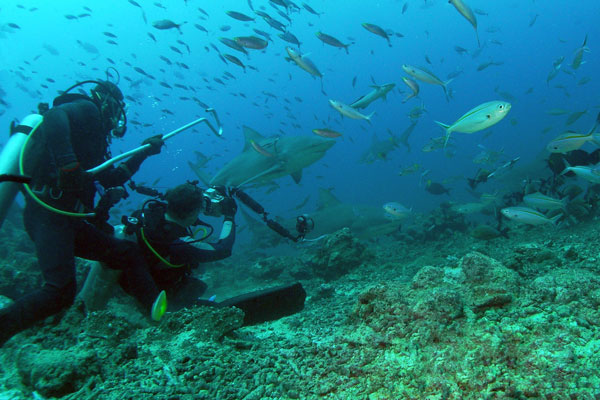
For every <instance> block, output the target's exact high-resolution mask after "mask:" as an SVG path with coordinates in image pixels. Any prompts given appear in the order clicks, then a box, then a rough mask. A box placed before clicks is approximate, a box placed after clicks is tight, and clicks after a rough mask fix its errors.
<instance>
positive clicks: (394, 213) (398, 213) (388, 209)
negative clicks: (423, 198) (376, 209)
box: [383, 201, 411, 219]
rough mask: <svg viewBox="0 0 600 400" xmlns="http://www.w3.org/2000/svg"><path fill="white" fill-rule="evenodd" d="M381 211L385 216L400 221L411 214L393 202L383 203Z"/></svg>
mask: <svg viewBox="0 0 600 400" xmlns="http://www.w3.org/2000/svg"><path fill="white" fill-rule="evenodd" d="M383 210H384V211H385V214H386V216H388V217H391V218H392V219H400V218H404V217H407V216H408V215H409V214H410V212H411V210H409V209H408V208H406V207H404V206H403V205H402V204H400V203H397V202H395V201H391V202H389V203H385V204H384V205H383Z"/></svg>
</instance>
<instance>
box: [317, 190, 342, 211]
mask: <svg viewBox="0 0 600 400" xmlns="http://www.w3.org/2000/svg"><path fill="white" fill-rule="evenodd" d="M338 204H342V202H341V201H340V200H339V199H338V198H337V197H335V196H334V195H333V194H332V193H331V189H324V188H319V201H318V203H317V207H318V209H319V210H322V209H325V208H327V207H332V206H336V205H338Z"/></svg>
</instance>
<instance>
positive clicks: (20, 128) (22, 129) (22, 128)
mask: <svg viewBox="0 0 600 400" xmlns="http://www.w3.org/2000/svg"><path fill="white" fill-rule="evenodd" d="M32 130H33V128H32V127H31V126H27V125H17V126H11V128H10V134H11V135H13V134H15V133H24V134H26V135H29V133H31V131H32Z"/></svg>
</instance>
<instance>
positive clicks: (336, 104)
mask: <svg viewBox="0 0 600 400" xmlns="http://www.w3.org/2000/svg"><path fill="white" fill-rule="evenodd" d="M329 104H331V107H333V108H335V109H336V110H337V111H338V112H339V113H340V114H342V115H343V116H345V117H348V118H352V119H364V120H366V121H367V122H368V123H371V117H372V116H373V114H375V113H374V112H372V113H371V114H369V115H364V114H361V113H359V112H358V111H356V109H355V108H352V107H350V106H349V105H347V104H344V103H342V102H341V101H337V100H329Z"/></svg>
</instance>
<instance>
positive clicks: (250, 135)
mask: <svg viewBox="0 0 600 400" xmlns="http://www.w3.org/2000/svg"><path fill="white" fill-rule="evenodd" d="M242 129H243V130H244V138H245V143H244V151H247V150H252V141H254V142H255V143H260V142H262V141H263V140H264V139H265V137H264V136H263V135H261V134H260V133H258V132H257V131H255V130H254V129H252V128H250V127H249V126H246V125H244V126H243V127H242ZM252 151H254V150H252Z"/></svg>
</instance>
